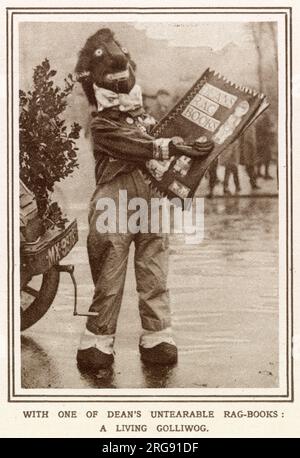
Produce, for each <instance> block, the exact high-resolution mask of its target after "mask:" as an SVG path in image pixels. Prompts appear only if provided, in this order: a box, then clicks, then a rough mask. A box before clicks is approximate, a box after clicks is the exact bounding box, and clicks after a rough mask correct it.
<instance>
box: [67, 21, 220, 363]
mask: <svg viewBox="0 0 300 458" xmlns="http://www.w3.org/2000/svg"><path fill="white" fill-rule="evenodd" d="M135 68H136V67H135V64H134V62H133V61H132V59H131V57H130V54H129V52H128V50H127V49H126V48H124V47H123V46H121V44H120V43H119V42H118V41H117V40H116V39H115V37H114V34H113V32H112V31H111V30H110V29H107V28H104V29H100V30H99V31H98V32H96V33H95V34H94V35H92V36H91V37H90V38H88V40H87V41H86V43H85V46H84V47H83V49H82V50H81V51H80V53H79V58H78V62H77V65H76V69H75V72H76V74H77V78H78V80H79V81H80V82H81V84H82V87H83V89H84V92H85V94H86V96H87V98H88V101H89V103H90V104H91V105H92V106H93V107H94V112H93V113H92V120H91V125H90V129H91V136H92V140H93V150H94V157H95V177H96V189H95V192H94V194H93V197H92V199H91V202H90V211H89V234H88V240H87V248H88V256H89V264H90V268H91V273H92V278H93V282H94V285H95V290H94V296H93V299H92V303H91V306H90V311H92V312H96V315H95V316H89V317H88V319H87V322H86V328H85V330H84V332H83V334H82V338H81V342H80V346H79V349H78V352H77V362H78V366H79V367H80V368H82V369H85V370H92V371H96V370H99V369H101V368H106V367H109V366H111V365H112V364H113V362H114V341H115V335H116V329H117V322H118V316H119V312H120V307H121V302H122V296H123V290H124V283H125V276H126V270H127V262H128V254H129V248H130V245H131V243H134V245H135V255H134V268H135V276H136V283H137V293H138V297H139V313H140V318H141V325H142V332H141V335H140V340H139V350H140V355H141V359H142V360H143V361H144V362H145V363H150V364H161V365H170V364H175V363H176V362H177V347H176V344H175V342H174V339H173V335H172V328H171V312H170V301H169V291H168V288H167V274H168V236H167V234H164V233H151V232H148V233H142V232H138V233H130V232H128V231H127V232H126V233H123V232H120V231H119V230H118V229H117V230H116V232H115V233H109V232H107V233H100V232H99V231H98V230H97V218H98V216H99V213H100V211H99V210H98V209H97V202H98V201H99V199H101V198H107V197H110V198H111V199H113V200H114V202H115V203H116V207H117V209H118V207H119V206H120V205H122V202H119V191H120V190H126V191H127V199H128V201H130V199H132V198H136V197H142V198H144V199H145V200H146V201H147V202H150V199H151V197H154V196H155V192H154V191H153V190H152V189H151V188H150V186H149V185H148V184H147V182H146V181H145V178H144V176H143V174H142V172H141V171H140V168H139V165H140V164H141V163H143V162H145V161H149V160H150V159H156V160H165V159H168V158H169V157H170V156H174V155H180V156H181V155H182V152H180V149H179V148H178V144H182V142H183V141H182V139H179V138H177V137H176V138H173V139H172V138H158V139H155V138H154V137H152V136H151V135H150V134H149V131H150V129H151V127H152V126H153V123H154V120H153V118H152V117H151V116H149V115H147V114H146V113H145V112H144V110H143V107H142V92H141V89H140V87H139V86H138V85H137V84H136V79H135ZM212 149H213V144H212V143H211V142H204V143H199V144H198V143H197V142H196V143H195V145H194V147H193V148H191V151H190V154H191V156H193V157H198V156H199V157H200V156H203V155H205V154H209V152H210V151H211V150H212ZM117 215H118V211H117Z"/></svg>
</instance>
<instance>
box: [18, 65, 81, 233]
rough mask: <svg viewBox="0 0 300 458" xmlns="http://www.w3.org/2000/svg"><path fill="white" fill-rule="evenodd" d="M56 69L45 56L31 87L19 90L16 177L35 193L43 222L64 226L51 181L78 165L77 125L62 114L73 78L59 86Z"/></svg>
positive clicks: (35, 72)
mask: <svg viewBox="0 0 300 458" xmlns="http://www.w3.org/2000/svg"><path fill="white" fill-rule="evenodd" d="M56 73H57V72H56V70H53V69H51V68H50V63H49V61H48V59H45V60H44V61H43V62H42V63H41V64H40V65H38V66H37V67H35V68H34V72H33V89H32V90H31V91H28V92H27V93H26V92H24V91H22V90H20V92H19V103H20V116H19V127H20V177H21V179H22V180H23V181H24V183H25V184H26V186H28V188H29V189H30V190H31V191H32V192H33V193H34V194H35V196H36V200H37V206H38V211H39V215H40V217H41V218H42V219H43V220H44V222H45V226H48V225H49V220H50V221H52V222H53V223H55V224H56V225H57V226H59V227H64V225H65V222H66V221H67V220H66V219H65V218H64V217H63V214H62V211H61V208H60V207H59V205H58V203H57V202H52V201H51V194H52V193H53V191H54V184H55V183H57V182H59V181H61V180H63V179H64V178H66V177H67V176H68V175H70V174H72V172H73V171H74V169H75V168H76V167H78V162H77V151H78V148H77V147H76V142H75V140H76V139H78V138H79V133H80V130H81V126H80V125H79V124H78V123H75V122H74V123H73V124H72V125H71V126H70V127H68V126H67V125H66V120H65V119H63V117H62V115H63V113H64V111H65V109H66V107H67V97H68V95H69V94H70V93H71V91H72V89H73V86H74V84H75V81H74V80H73V79H72V75H71V74H69V75H68V77H67V78H65V80H64V82H65V87H64V88H63V89H61V88H60V87H58V86H56V85H55V84H54V81H53V77H54V76H55V75H56Z"/></svg>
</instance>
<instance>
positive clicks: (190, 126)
mask: <svg viewBox="0 0 300 458" xmlns="http://www.w3.org/2000/svg"><path fill="white" fill-rule="evenodd" d="M267 107H268V102H267V100H266V97H265V96H264V95H263V94H259V93H257V92H255V91H253V90H251V89H249V88H245V87H240V86H238V85H236V84H234V83H232V82H230V81H228V80H227V79H225V78H224V77H223V76H222V75H220V74H219V73H216V72H215V71H213V70H211V69H207V70H206V71H205V72H204V73H203V75H202V76H201V77H200V78H199V79H198V80H197V81H196V83H195V84H194V85H193V86H192V87H191V89H190V90H189V91H188V92H187V93H186V94H185V95H184V96H183V97H182V98H181V99H180V100H179V102H178V103H177V104H176V105H175V106H174V107H173V108H172V109H171V110H170V111H169V113H168V114H167V115H166V116H165V117H164V118H162V119H161V120H160V122H159V123H158V124H156V125H155V126H154V128H153V129H152V132H151V134H152V135H154V137H156V138H161V137H164V138H170V137H174V136H180V137H182V138H183V139H184V140H185V143H187V144H192V143H193V142H194V141H195V140H198V139H199V140H200V141H201V140H203V141H205V140H207V139H208V140H212V141H213V142H214V144H215V147H214V149H213V151H212V152H211V153H210V154H209V155H206V156H203V157H201V158H200V159H199V158H197V159H194V158H193V159H191V158H190V157H188V156H187V155H185V154H184V152H186V151H187V149H186V148H189V146H187V147H182V151H183V154H182V156H176V157H172V158H170V159H168V160H165V161H158V160H156V159H151V160H149V161H147V162H146V164H145V166H143V170H142V171H143V172H144V174H145V176H146V178H147V179H148V180H149V181H150V184H151V185H152V186H154V187H155V188H156V189H157V190H158V191H159V192H160V193H161V194H162V195H164V196H167V197H168V198H170V199H172V198H174V197H177V198H179V199H180V202H181V204H182V203H183V202H184V199H185V198H188V197H190V198H192V197H193V196H194V194H195V192H196V190H197V188H198V186H199V184H200V181H201V179H202V178H203V176H204V175H205V172H206V171H207V169H208V168H209V166H210V165H211V163H212V162H213V161H214V160H215V159H217V157H218V156H219V155H220V154H221V153H222V152H223V151H224V150H225V149H226V148H227V147H228V146H229V145H230V144H231V143H233V142H234V141H235V140H236V139H237V138H238V137H239V136H240V135H241V134H242V133H243V132H244V131H245V130H246V129H247V128H248V127H249V126H250V125H251V124H252V123H253V122H254V121H255V120H256V119H257V118H258V116H259V115H260V114H261V113H262V112H263V111H264V110H265V109H266V108H267Z"/></svg>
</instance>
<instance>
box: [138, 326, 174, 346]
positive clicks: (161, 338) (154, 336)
mask: <svg viewBox="0 0 300 458" xmlns="http://www.w3.org/2000/svg"><path fill="white" fill-rule="evenodd" d="M172 334H173V333H172V328H171V327H168V328H165V329H162V330H161V331H148V330H146V329H144V330H143V333H142V335H141V337H140V346H141V347H143V348H152V347H155V346H156V345H159V344H161V343H163V342H164V343H168V344H170V345H174V346H176V343H175V341H174V339H173V335H172Z"/></svg>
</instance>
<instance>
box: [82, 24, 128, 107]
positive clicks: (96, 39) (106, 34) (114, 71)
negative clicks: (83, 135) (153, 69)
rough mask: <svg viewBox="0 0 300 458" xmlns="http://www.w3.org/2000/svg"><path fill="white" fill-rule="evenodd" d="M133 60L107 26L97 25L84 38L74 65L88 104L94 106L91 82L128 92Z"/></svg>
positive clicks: (106, 87)
mask: <svg viewBox="0 0 300 458" xmlns="http://www.w3.org/2000/svg"><path fill="white" fill-rule="evenodd" d="M135 68H136V66H135V63H134V62H133V61H132V60H131V58H130V55H129V53H128V51H127V49H126V48H124V47H122V46H121V45H120V43H118V42H117V41H116V40H115V38H114V34H113V32H112V31H111V30H110V29H100V30H98V32H96V33H95V34H94V35H92V36H91V37H90V38H88V40H87V41H86V44H85V46H84V48H83V49H82V50H81V51H80V54H79V59H78V62H77V65H76V68H75V72H76V73H77V79H78V81H80V82H81V84H82V87H83V89H84V91H85V94H86V96H87V98H88V100H89V102H90V104H92V105H95V106H97V102H96V99H95V94H94V89H93V84H96V85H97V86H99V87H103V88H105V89H109V90H111V91H114V92H117V93H126V94H128V93H129V92H130V91H131V89H132V88H133V86H134V85H135V74H134V70H135Z"/></svg>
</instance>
